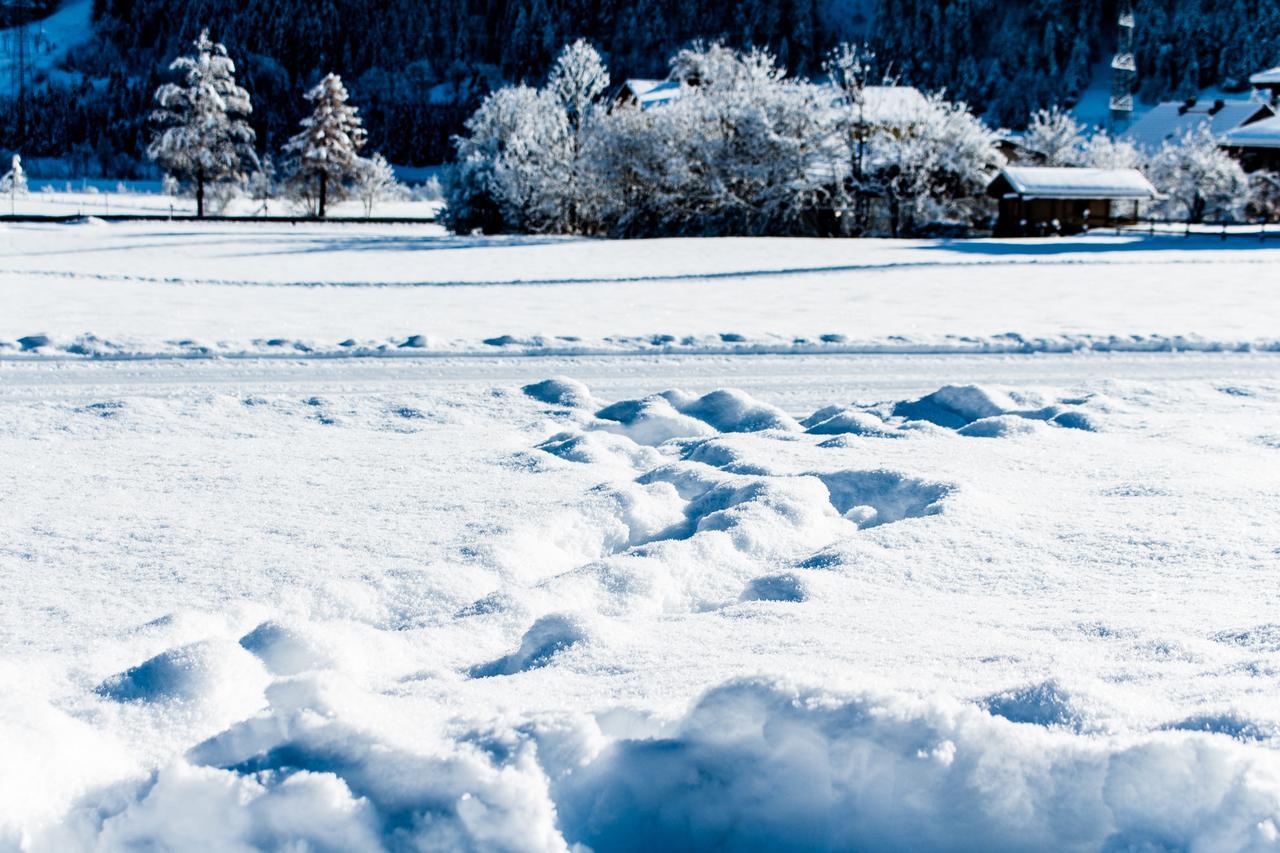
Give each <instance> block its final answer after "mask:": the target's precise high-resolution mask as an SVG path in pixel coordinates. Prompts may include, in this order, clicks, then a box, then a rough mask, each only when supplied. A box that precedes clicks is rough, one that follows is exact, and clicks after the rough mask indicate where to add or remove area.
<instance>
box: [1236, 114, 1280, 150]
mask: <svg viewBox="0 0 1280 853" xmlns="http://www.w3.org/2000/svg"><path fill="white" fill-rule="evenodd" d="M1222 143H1223V144H1224V145H1229V146H1231V147H1232V148H1280V116H1272V117H1271V118H1267V119H1263V120H1262V121H1255V122H1254V123H1253V124H1246V125H1245V126H1244V127H1237V128H1236V129H1235V130H1233V131H1231V132H1230V133H1228V134H1226V136H1225V137H1223V140H1222Z"/></svg>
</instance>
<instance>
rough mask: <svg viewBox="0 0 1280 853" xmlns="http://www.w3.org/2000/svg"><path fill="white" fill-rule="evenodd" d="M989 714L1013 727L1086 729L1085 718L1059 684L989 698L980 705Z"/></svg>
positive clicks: (1003, 692) (1029, 688)
mask: <svg viewBox="0 0 1280 853" xmlns="http://www.w3.org/2000/svg"><path fill="white" fill-rule="evenodd" d="M979 704H980V705H981V706H982V707H983V708H985V709H986V710H987V711H988V712H989V713H990V714H992V715H993V716H996V717H1003V718H1004V719H1006V720H1008V721H1009V722H1011V723H1030V724H1031V725H1036V726H1062V727H1064V728H1068V729H1071V730H1073V731H1079V730H1080V729H1081V728H1082V727H1083V722H1084V717H1083V715H1082V714H1081V712H1080V711H1079V710H1078V709H1077V708H1076V706H1075V704H1074V702H1073V697H1072V695H1071V694H1070V693H1069V692H1068V691H1067V690H1066V689H1065V688H1063V687H1062V685H1060V684H1059V683H1058V682H1056V681H1052V680H1050V681H1044V682H1041V683H1039V684H1031V685H1028V686H1025V687H1018V688H1015V689H1012V690H1004V691H1001V692H999V693H996V694H993V695H991V696H988V697H987V698H986V699H984V700H982V702H981V703H979Z"/></svg>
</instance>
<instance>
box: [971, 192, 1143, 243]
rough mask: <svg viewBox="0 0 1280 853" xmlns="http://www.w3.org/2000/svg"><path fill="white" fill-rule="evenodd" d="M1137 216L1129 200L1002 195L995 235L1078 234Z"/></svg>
mask: <svg viewBox="0 0 1280 853" xmlns="http://www.w3.org/2000/svg"><path fill="white" fill-rule="evenodd" d="M1136 219H1137V205H1136V203H1135V202H1132V201H1114V202H1113V201H1111V200H1109V199H1065V198H1034V199H1022V198H1002V199H1000V213H999V217H998V218H997V220H996V229H995V235H996V236H997V237H1040V236H1046V235H1051V234H1079V233H1081V232H1084V231H1088V230H1090V229H1094V228H1106V227H1107V226H1110V225H1115V224H1117V223H1118V222H1121V223H1122V222H1132V221H1134V220H1136Z"/></svg>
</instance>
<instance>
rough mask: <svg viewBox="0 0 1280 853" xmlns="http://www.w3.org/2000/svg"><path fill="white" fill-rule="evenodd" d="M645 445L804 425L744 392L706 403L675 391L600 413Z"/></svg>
mask: <svg viewBox="0 0 1280 853" xmlns="http://www.w3.org/2000/svg"><path fill="white" fill-rule="evenodd" d="M596 417H597V418H600V419H601V420H604V421H612V422H614V423H615V424H616V426H614V425H605V426H604V428H605V429H610V430H613V431H615V432H621V433H622V434H624V435H627V436H629V437H630V438H632V439H633V440H635V441H637V442H639V443H640V444H648V445H658V444H661V443H662V442H664V441H667V440H670V439H672V438H696V437H698V436H703V435H714V434H715V433H717V432H761V431H764V430H770V429H779V430H787V431H792V432H794V431H799V430H800V424H798V423H797V422H796V421H795V419H794V418H792V417H791V416H790V415H788V414H786V413H785V412H783V411H782V410H781V409H779V408H777V407H776V406H771V405H769V404H767V403H761V402H760V401H759V400H756V399H755V398H753V397H751V396H750V395H748V394H745V393H743V392H742V391H736V390H732V389H720V390H717V391H712V392H710V393H709V394H704V395H703V396H701V397H698V396H695V395H693V394H689V393H687V392H685V391H680V390H670V391H664V392H662V393H661V394H654V395H652V396H649V397H644V398H642V399H639V400H619V401H618V402H616V403H613V404H612V405H609V406H605V407H604V408H603V409H600V410H599V411H598V412H596Z"/></svg>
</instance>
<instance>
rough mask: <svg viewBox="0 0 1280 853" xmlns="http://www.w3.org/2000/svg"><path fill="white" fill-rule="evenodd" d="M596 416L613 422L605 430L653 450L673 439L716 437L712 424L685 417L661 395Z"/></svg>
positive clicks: (627, 402) (613, 407)
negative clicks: (703, 436)
mask: <svg viewBox="0 0 1280 853" xmlns="http://www.w3.org/2000/svg"><path fill="white" fill-rule="evenodd" d="M596 417H597V418H600V419H601V420H604V421H608V422H611V423H606V424H604V425H603V426H602V427H601V428H602V429H605V430H608V431H610V432H616V433H618V434H620V435H625V436H626V437H628V438H630V439H631V440H632V441H634V442H636V443H637V444H645V445H649V446H651V447H656V446H657V445H659V444H662V443H663V442H666V441H670V440H671V439H673V438H692V437H696V436H702V435H713V434H715V429H714V428H713V427H711V426H710V425H709V424H706V423H704V422H703V421H700V420H698V419H697V418H692V417H689V416H688V415H685V414H681V413H680V411H678V410H677V409H676V408H675V407H674V406H672V405H671V402H670V401H669V400H667V398H666V397H663V396H661V395H654V396H652V397H645V398H644V399H642V400H622V401H620V402H617V403H614V404H613V405H611V406H606V407H605V408H603V409H601V410H600V411H598V412H596Z"/></svg>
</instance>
